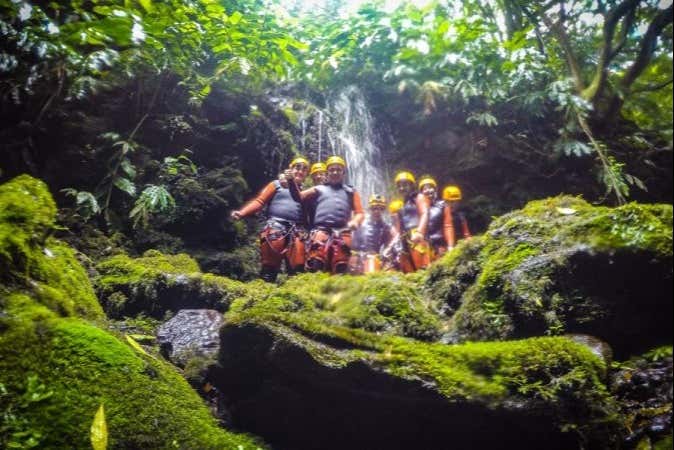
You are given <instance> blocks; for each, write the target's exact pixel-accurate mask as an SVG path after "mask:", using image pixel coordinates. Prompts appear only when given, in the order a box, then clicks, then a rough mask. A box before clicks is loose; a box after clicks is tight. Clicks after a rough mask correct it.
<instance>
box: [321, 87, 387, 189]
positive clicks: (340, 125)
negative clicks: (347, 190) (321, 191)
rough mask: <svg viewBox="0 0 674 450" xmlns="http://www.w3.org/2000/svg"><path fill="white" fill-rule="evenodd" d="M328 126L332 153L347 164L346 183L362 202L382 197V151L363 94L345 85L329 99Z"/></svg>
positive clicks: (383, 182) (356, 88)
mask: <svg viewBox="0 0 674 450" xmlns="http://www.w3.org/2000/svg"><path fill="white" fill-rule="evenodd" d="M328 111H329V113H330V117H331V125H332V126H331V127H330V128H329V129H328V138H329V140H330V143H331V147H332V150H333V152H334V153H335V154H337V155H340V156H343V157H344V159H346V162H347V165H348V180H349V183H350V184H352V185H353V186H354V187H355V188H356V189H357V190H358V191H359V192H360V193H361V196H362V198H363V202H367V199H368V198H369V197H370V195H372V194H385V193H386V183H385V181H384V176H383V172H384V170H383V164H382V160H381V152H380V149H379V147H378V145H377V143H376V135H375V128H374V120H373V118H372V115H371V114H370V110H369V109H368V107H367V102H366V100H365V96H364V95H363V93H362V91H361V90H360V89H359V88H358V87H357V86H348V87H346V88H344V89H343V90H342V91H340V92H339V93H338V94H336V95H334V96H332V97H330V98H329V101H328Z"/></svg>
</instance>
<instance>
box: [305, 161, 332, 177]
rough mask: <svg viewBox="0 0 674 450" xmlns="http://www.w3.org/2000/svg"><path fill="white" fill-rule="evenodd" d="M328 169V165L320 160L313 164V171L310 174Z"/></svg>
mask: <svg viewBox="0 0 674 450" xmlns="http://www.w3.org/2000/svg"><path fill="white" fill-rule="evenodd" d="M327 170H328V166H326V165H325V164H323V163H321V162H318V163H316V164H314V165H313V166H311V172H310V173H309V174H310V175H313V174H315V173H317V172H326V171H327Z"/></svg>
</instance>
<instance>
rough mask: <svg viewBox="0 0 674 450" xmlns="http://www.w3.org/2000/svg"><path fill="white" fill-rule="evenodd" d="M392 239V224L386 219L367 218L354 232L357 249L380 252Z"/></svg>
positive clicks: (355, 247) (354, 245)
mask: <svg viewBox="0 0 674 450" xmlns="http://www.w3.org/2000/svg"><path fill="white" fill-rule="evenodd" d="M390 240H391V232H390V225H389V224H387V223H386V222H385V221H383V220H381V221H379V222H374V221H372V220H370V219H367V220H366V221H365V222H364V223H363V225H362V226H361V227H360V228H359V229H358V230H357V231H356V233H355V234H354V244H353V247H354V249H355V250H360V251H364V252H373V253H378V252H379V250H380V249H381V248H382V246H384V245H385V244H387V243H388V241H390Z"/></svg>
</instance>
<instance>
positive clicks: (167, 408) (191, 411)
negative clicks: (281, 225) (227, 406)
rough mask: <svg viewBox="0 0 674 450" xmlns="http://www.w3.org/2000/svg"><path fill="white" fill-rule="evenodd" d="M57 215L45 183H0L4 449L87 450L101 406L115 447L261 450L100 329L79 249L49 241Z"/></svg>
mask: <svg viewBox="0 0 674 450" xmlns="http://www.w3.org/2000/svg"><path fill="white" fill-rule="evenodd" d="M55 213H56V207H55V205H54V201H53V199H52V198H51V195H50V194H49V191H48V189H47V187H46V186H45V184H44V183H42V182H41V181H39V180H36V179H34V178H31V177H29V176H21V177H18V178H16V179H14V180H12V181H10V182H8V183H6V184H3V185H1V186H0V268H1V269H2V271H1V272H0V417H2V420H1V421H0V448H54V449H56V448H59V449H60V448H88V447H90V443H89V436H90V431H89V430H90V427H91V424H92V420H93V418H94V414H95V413H96V411H97V410H98V408H99V406H100V405H101V404H102V405H104V407H105V411H106V418H107V426H108V429H109V448H120V449H122V448H123V449H128V448H184V449H193V448H199V449H201V448H204V449H221V448H239V447H240V448H247V449H251V448H257V447H259V446H260V445H261V444H260V443H259V442H258V441H257V440H255V439H254V438H251V437H248V436H245V435H237V434H233V433H230V432H228V431H226V430H224V429H222V428H219V427H218V424H217V421H216V420H215V419H214V418H213V417H212V416H211V414H210V412H209V410H208V408H207V407H206V406H205V405H204V403H203V402H202V400H201V399H200V398H199V397H198V395H197V394H196V393H195V392H194V391H193V390H192V389H191V388H190V387H189V385H188V384H187V383H186V382H185V381H184V379H183V378H182V377H181V375H180V373H179V372H178V371H177V370H176V369H175V368H174V367H172V366H170V365H169V364H167V363H165V362H163V361H162V360H161V359H160V358H159V357H158V356H156V355H150V354H148V353H146V352H145V351H144V350H143V349H142V347H140V346H139V345H138V344H137V343H135V341H133V340H132V339H130V338H128V337H126V338H125V337H123V336H121V335H117V334H112V333H110V332H108V331H106V330H105V329H104V328H103V327H105V325H106V322H105V316H104V314H103V310H102V308H101V307H100V305H99V303H98V301H97V299H96V296H95V295H94V290H93V288H92V286H91V284H90V282H89V280H88V278H87V274H86V272H85V270H84V269H83V268H82V266H81V265H80V264H79V263H78V261H77V259H76V258H75V253H74V251H73V250H72V249H71V248H70V247H68V246H67V245H65V244H63V243H61V242H59V241H57V240H55V239H53V238H51V237H49V236H50V234H51V233H52V232H53V231H54V218H55ZM184 267H188V264H185V266H184Z"/></svg>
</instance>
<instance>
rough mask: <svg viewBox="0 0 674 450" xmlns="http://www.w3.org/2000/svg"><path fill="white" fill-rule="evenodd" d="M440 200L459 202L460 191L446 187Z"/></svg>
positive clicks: (457, 188) (453, 187)
mask: <svg viewBox="0 0 674 450" xmlns="http://www.w3.org/2000/svg"><path fill="white" fill-rule="evenodd" d="M442 199H443V200H447V201H449V202H455V201H458V200H461V189H459V187H458V186H447V187H446V188H444V189H443V190H442Z"/></svg>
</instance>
